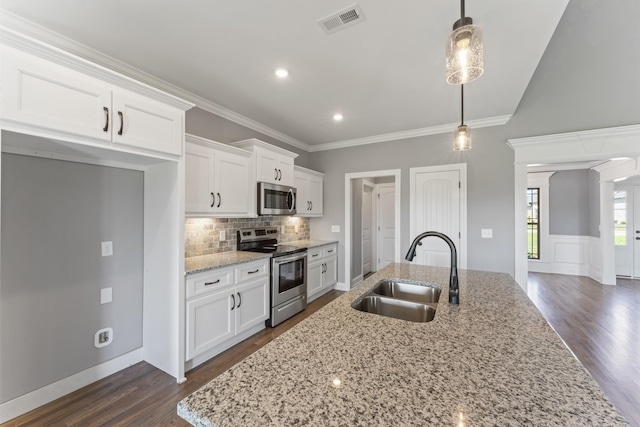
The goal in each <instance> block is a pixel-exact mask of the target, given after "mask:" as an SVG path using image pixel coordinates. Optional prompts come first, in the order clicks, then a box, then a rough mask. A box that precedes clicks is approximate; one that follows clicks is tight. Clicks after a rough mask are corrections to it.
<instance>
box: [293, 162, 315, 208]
mask: <svg viewBox="0 0 640 427" xmlns="http://www.w3.org/2000/svg"><path fill="white" fill-rule="evenodd" d="M309 178H310V177H309V175H307V174H306V173H304V172H298V171H296V174H295V179H294V181H293V186H294V187H296V212H298V216H300V215H306V214H308V213H309V211H310V210H311V203H310V195H309Z"/></svg>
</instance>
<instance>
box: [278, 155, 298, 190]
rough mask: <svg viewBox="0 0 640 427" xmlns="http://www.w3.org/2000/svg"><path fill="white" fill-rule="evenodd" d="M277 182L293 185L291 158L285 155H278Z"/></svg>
mask: <svg viewBox="0 0 640 427" xmlns="http://www.w3.org/2000/svg"><path fill="white" fill-rule="evenodd" d="M278 172H279V175H280V176H279V179H278V183H279V184H282V185H289V186H291V187H293V183H294V178H293V159H292V158H291V157H286V156H280V155H279V156H278Z"/></svg>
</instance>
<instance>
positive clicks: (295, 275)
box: [271, 252, 307, 307]
mask: <svg viewBox="0 0 640 427" xmlns="http://www.w3.org/2000/svg"><path fill="white" fill-rule="evenodd" d="M271 262H272V265H271V267H272V268H271V306H272V307H275V306H277V305H278V304H282V303H283V302H287V301H289V300H290V299H291V298H294V297H297V296H298V295H302V294H305V293H306V292H307V253H306V252H299V253H296V254H293V255H285V256H281V257H274V258H272V260H271Z"/></svg>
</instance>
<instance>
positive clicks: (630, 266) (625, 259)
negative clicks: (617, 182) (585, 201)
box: [613, 186, 640, 277]
mask: <svg viewBox="0 0 640 427" xmlns="http://www.w3.org/2000/svg"><path fill="white" fill-rule="evenodd" d="M613 194H614V196H613V226H614V231H613V233H614V241H615V256H616V276H623V277H631V276H632V275H633V274H634V246H636V247H637V245H636V244H635V242H636V240H634V233H633V232H632V231H633V229H634V220H633V218H634V213H633V211H634V209H633V206H634V203H633V199H634V194H633V187H623V186H621V187H619V188H617V189H616V190H615V191H614V193H613ZM636 224H640V223H638V222H637V223H636ZM636 229H637V228H636ZM635 252H637V251H635Z"/></svg>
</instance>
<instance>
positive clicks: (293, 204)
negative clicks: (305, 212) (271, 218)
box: [287, 188, 296, 212]
mask: <svg viewBox="0 0 640 427" xmlns="http://www.w3.org/2000/svg"><path fill="white" fill-rule="evenodd" d="M289 194H291V204H290V205H289V206H288V208H289V212H291V211H292V210H293V209H294V208H295V207H296V195H295V194H294V193H293V188H290V189H289ZM287 199H288V198H287ZM287 201H288V200H287Z"/></svg>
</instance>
